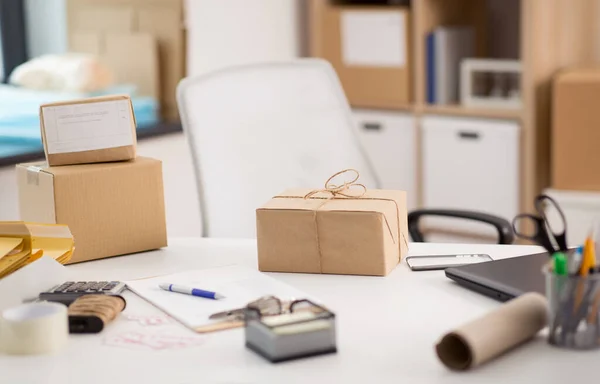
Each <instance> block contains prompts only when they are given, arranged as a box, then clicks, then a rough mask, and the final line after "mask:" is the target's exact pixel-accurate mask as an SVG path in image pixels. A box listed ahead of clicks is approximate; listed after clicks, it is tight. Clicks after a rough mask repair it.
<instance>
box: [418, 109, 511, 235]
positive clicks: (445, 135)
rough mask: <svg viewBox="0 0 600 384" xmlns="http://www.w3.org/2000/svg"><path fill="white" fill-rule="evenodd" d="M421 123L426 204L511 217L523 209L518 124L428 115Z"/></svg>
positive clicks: (470, 227)
mask: <svg viewBox="0 0 600 384" xmlns="http://www.w3.org/2000/svg"><path fill="white" fill-rule="evenodd" d="M421 124H422V125H421V127H422V153H421V155H422V170H423V206H424V207H426V208H458V209H467V210H476V211H482V212H487V213H492V214H496V215H498V216H501V217H503V218H505V219H507V220H509V221H510V220H512V218H513V217H514V216H515V215H516V214H517V213H518V210H519V125H518V124H517V123H516V122H513V121H503V120H485V119H474V118H454V117H438V116H426V117H424V118H423V119H422V121H421ZM454 228H460V229H461V230H464V229H469V230H472V228H473V227H472V223H469V224H467V223H464V225H463V223H460V225H459V226H455V227H454ZM486 232H487V231H486Z"/></svg>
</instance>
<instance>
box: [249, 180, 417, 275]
mask: <svg viewBox="0 0 600 384" xmlns="http://www.w3.org/2000/svg"><path fill="white" fill-rule="evenodd" d="M309 192H311V191H310V190H306V189H293V190H288V191H285V192H284V193H282V194H280V195H278V196H275V197H274V198H273V199H271V200H270V201H269V202H267V203H266V204H265V205H263V206H262V207H260V208H259V209H257V210H256V229H257V241H258V266H259V269H260V270H261V271H264V272H301V273H334V274H348V275H373V276H385V275H387V274H388V273H390V272H391V271H392V270H393V269H394V268H395V267H396V265H398V263H399V262H400V261H401V260H402V258H403V257H404V256H406V254H407V252H408V225H407V212H406V192H403V191H388V190H369V191H368V192H366V193H365V194H364V195H362V196H361V197H356V198H353V197H343V196H341V197H336V196H333V197H332V196H331V195H330V194H329V193H328V192H321V193H317V194H314V195H312V196H310V197H307V193H309Z"/></svg>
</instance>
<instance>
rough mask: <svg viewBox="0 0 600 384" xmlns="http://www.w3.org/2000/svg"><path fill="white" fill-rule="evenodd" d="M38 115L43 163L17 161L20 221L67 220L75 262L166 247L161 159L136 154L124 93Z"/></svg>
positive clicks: (52, 107)
mask: <svg viewBox="0 0 600 384" xmlns="http://www.w3.org/2000/svg"><path fill="white" fill-rule="evenodd" d="M40 120H41V130H42V138H43V142H44V149H45V152H46V158H47V163H46V162H44V163H30V164H19V165H17V181H18V185H19V210H20V213H21V218H22V219H23V220H26V221H33V222H40V223H52V224H66V225H68V226H69V228H70V229H71V232H72V233H73V236H74V238H75V251H74V254H73V257H72V258H71V260H70V262H72V263H73V262H80V261H86V260H94V259H99V258H104V257H110V256H117V255H123V254H127V253H133V252H140V251H146V250H151V249H156V248H160V247H163V246H166V245H167V239H166V223H165V207H164V196H163V181H162V163H161V162H160V161H159V160H155V159H151V158H146V157H136V155H135V147H136V138H135V118H134V116H133V110H132V108H131V101H130V100H129V98H128V97H127V96H115V97H104V98H94V99H87V100H78V101H73V102H67V103H59V104H48V105H43V106H42V107H41V108H40ZM58 164H60V165H58Z"/></svg>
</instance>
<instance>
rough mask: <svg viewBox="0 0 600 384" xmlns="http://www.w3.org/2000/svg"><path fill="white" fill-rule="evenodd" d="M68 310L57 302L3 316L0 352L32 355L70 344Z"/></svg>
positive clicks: (31, 305)
mask: <svg viewBox="0 0 600 384" xmlns="http://www.w3.org/2000/svg"><path fill="white" fill-rule="evenodd" d="M68 337H69V322H68V317H67V307H66V306H65V305H63V304H58V303H48V302H41V303H29V304H23V305H19V306H17V307H13V308H9V309H7V310H5V311H3V312H2V313H1V314H0V351H2V352H4V353H7V354H10V355H33V354H40V353H50V352H54V351H57V350H59V349H61V348H62V347H64V346H65V345H66V344H67V339H68Z"/></svg>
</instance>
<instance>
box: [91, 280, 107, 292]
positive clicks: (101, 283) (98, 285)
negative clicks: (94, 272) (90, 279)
mask: <svg viewBox="0 0 600 384" xmlns="http://www.w3.org/2000/svg"><path fill="white" fill-rule="evenodd" d="M106 284H108V281H97V282H96V284H95V285H94V288H93V289H94V290H95V291H100V290H102V288H104V287H105V286H106Z"/></svg>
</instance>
